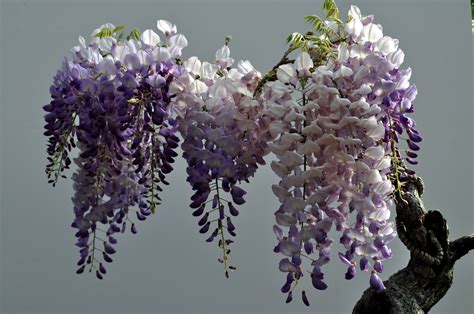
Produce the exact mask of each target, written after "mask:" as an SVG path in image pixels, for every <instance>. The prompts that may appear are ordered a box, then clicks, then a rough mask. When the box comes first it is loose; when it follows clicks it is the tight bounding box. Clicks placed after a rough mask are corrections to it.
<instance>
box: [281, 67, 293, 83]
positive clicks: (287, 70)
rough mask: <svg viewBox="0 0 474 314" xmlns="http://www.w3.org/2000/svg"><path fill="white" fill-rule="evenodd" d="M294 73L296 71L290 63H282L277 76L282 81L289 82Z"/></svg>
mask: <svg viewBox="0 0 474 314" xmlns="http://www.w3.org/2000/svg"><path fill="white" fill-rule="evenodd" d="M294 75H295V71H294V70H293V67H292V66H291V65H290V64H283V65H280V66H279V67H278V69H277V78H278V80H279V81H280V82H282V83H289V82H290V80H291V79H292V78H293V77H294Z"/></svg>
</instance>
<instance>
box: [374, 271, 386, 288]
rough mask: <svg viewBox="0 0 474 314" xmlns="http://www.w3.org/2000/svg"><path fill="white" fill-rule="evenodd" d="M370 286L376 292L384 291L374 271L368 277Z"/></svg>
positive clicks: (380, 280)
mask: <svg viewBox="0 0 474 314" xmlns="http://www.w3.org/2000/svg"><path fill="white" fill-rule="evenodd" d="M370 286H371V287H372V288H374V289H375V290H377V291H380V290H384V289H385V286H384V284H383V281H382V279H380V277H379V276H377V274H376V273H375V272H374V271H373V272H372V274H371V275H370Z"/></svg>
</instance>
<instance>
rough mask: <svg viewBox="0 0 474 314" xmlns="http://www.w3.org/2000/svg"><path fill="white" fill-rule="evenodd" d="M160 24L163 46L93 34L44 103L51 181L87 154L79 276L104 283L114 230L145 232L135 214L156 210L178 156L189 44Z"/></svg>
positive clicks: (82, 165)
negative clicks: (175, 100)
mask: <svg viewBox="0 0 474 314" xmlns="http://www.w3.org/2000/svg"><path fill="white" fill-rule="evenodd" d="M157 25H158V28H159V29H161V30H162V31H163V33H164V35H165V40H164V41H163V42H161V41H160V37H159V35H158V34H157V33H155V32H154V31H153V30H145V31H144V32H143V33H141V34H140V33H138V32H137V31H136V30H134V31H133V32H132V33H131V35H130V36H129V38H128V39H127V40H124V39H121V38H120V37H117V36H116V31H117V30H119V29H120V28H116V27H115V26H114V25H112V24H110V23H109V24H104V25H102V26H101V27H100V28H98V29H96V30H94V31H93V33H92V35H91V41H90V43H89V44H86V41H85V40H84V38H82V37H80V38H79V42H80V45H79V46H77V47H74V48H73V50H72V57H71V58H69V59H66V60H65V61H64V63H63V66H62V68H61V69H60V70H59V71H58V73H57V74H56V76H55V79H54V84H53V86H51V89H50V91H51V96H52V101H51V103H50V104H48V105H46V106H44V109H45V110H46V111H47V112H48V114H47V115H46V116H45V120H46V122H47V124H46V126H45V128H46V132H45V135H46V136H49V144H48V154H49V155H50V157H49V158H48V159H49V161H50V164H49V165H48V166H47V173H48V177H49V178H50V182H52V183H53V184H55V183H56V181H57V179H58V176H60V175H61V172H62V171H63V170H64V169H66V168H68V167H69V165H70V164H71V160H70V157H69V156H68V152H69V151H70V150H71V149H72V147H76V146H77V148H78V149H79V156H78V157H77V158H75V159H74V162H75V163H76V164H77V171H76V172H75V173H74V174H73V176H72V178H73V180H74V190H75V194H74V197H73V199H72V200H73V205H74V213H75V217H76V218H75V220H74V222H73V223H72V227H73V228H75V229H77V233H76V237H77V238H78V241H77V243H76V245H77V246H78V247H79V248H80V260H79V262H78V266H79V269H78V270H77V272H78V273H82V272H83V271H84V270H85V269H86V268H87V270H88V271H95V272H96V275H97V277H98V278H99V279H102V275H103V274H105V272H106V270H105V267H104V265H103V261H105V262H111V261H112V258H111V257H110V255H112V254H113V253H115V248H114V245H115V244H116V243H117V239H116V238H115V236H114V234H116V233H120V232H122V233H123V232H124V231H125V230H126V228H127V227H129V228H130V230H131V231H132V233H136V232H137V229H136V226H135V222H134V221H133V219H132V216H131V215H130V214H133V215H136V219H138V220H145V219H146V216H148V215H149V214H150V213H152V212H154V211H155V209H156V206H157V205H158V204H160V202H161V198H160V196H159V192H160V191H161V189H162V188H161V185H162V184H168V182H167V181H166V179H165V175H166V174H168V173H170V172H171V171H172V170H173V168H172V166H171V164H172V163H173V162H174V158H175V157H176V156H177V153H176V152H175V149H176V148H177V147H178V143H179V138H178V136H177V127H178V126H177V120H176V119H175V118H176V115H175V114H174V109H173V106H172V105H171V98H172V97H173V96H174V95H173V94H172V93H171V91H170V84H171V82H172V81H173V79H174V77H175V76H176V75H177V76H179V75H181V73H182V72H183V71H184V69H183V68H182V67H181V66H179V65H177V64H176V61H175V58H178V57H179V56H180V55H181V50H182V49H183V48H184V47H186V45H187V41H186V38H185V37H184V36H183V35H181V34H176V26H174V25H172V24H171V23H170V22H168V21H158V22H157ZM88 265H89V266H88Z"/></svg>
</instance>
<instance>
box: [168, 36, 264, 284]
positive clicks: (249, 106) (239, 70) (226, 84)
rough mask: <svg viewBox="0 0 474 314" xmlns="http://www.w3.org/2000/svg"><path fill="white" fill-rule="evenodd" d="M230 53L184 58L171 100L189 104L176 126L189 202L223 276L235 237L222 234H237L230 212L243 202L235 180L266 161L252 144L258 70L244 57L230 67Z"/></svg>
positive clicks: (234, 212) (234, 213) (222, 51)
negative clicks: (214, 247)
mask: <svg viewBox="0 0 474 314" xmlns="http://www.w3.org/2000/svg"><path fill="white" fill-rule="evenodd" d="M229 52H230V51H229V47H228V46H227V45H225V46H224V47H222V48H221V49H219V50H218V51H217V52H216V61H215V63H208V62H201V61H200V60H199V59H197V58H196V57H191V58H189V59H188V60H186V61H185V62H184V66H185V67H186V69H187V71H188V75H187V76H186V77H182V80H180V82H181V84H182V92H181V93H180V94H179V95H178V96H177V97H176V99H175V102H176V103H177V106H179V103H184V102H186V104H187V106H186V110H185V111H184V112H183V119H182V120H180V131H181V133H182V135H183V137H184V142H183V144H182V146H181V147H182V149H183V152H184V153H183V157H184V158H185V159H186V161H187V163H188V167H187V173H188V178H187V181H188V182H189V183H190V184H191V186H192V189H193V191H195V192H194V194H193V196H192V197H191V205H190V206H191V208H193V209H195V210H194V212H193V216H196V217H200V220H199V222H198V225H199V227H200V230H199V232H200V233H208V232H209V233H210V235H209V237H208V238H207V240H206V241H207V242H212V241H213V240H214V239H216V238H217V239H218V245H219V247H220V248H221V249H222V252H223V254H222V255H223V256H222V258H221V259H219V261H220V262H222V263H224V267H225V275H226V276H228V268H229V269H231V270H232V269H234V268H235V267H233V266H229V267H228V266H227V261H228V256H227V255H228V253H229V252H230V250H229V248H228V246H229V244H231V243H232V242H233V240H231V239H226V235H227V234H228V235H230V236H232V237H233V236H235V235H236V234H235V226H234V224H233V222H232V216H237V215H238V213H239V212H238V210H237V208H236V205H242V204H244V202H245V200H244V195H245V194H246V192H245V191H244V190H243V189H242V188H241V187H239V183H240V182H242V181H246V182H248V178H249V177H251V176H253V175H254V173H255V171H256V170H257V167H258V164H264V160H263V158H262V154H263V153H262V151H263V150H262V149H259V147H258V146H257V145H255V139H256V137H257V135H258V125H257V123H256V120H257V116H258V114H259V112H260V104H259V103H258V102H257V101H255V100H253V99H252V91H253V89H254V88H255V86H256V81H257V79H258V78H259V73H258V72H257V71H256V70H255V69H254V68H253V67H252V66H251V64H250V63H249V62H248V61H241V62H239V63H238V65H237V67H236V68H231V65H232V63H233V60H232V58H230V56H229ZM226 194H230V198H231V200H230V199H228V197H227V196H226ZM226 197H227V198H226ZM208 199H209V200H208ZM208 203H209V204H208Z"/></svg>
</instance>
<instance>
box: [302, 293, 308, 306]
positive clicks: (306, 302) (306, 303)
mask: <svg viewBox="0 0 474 314" xmlns="http://www.w3.org/2000/svg"><path fill="white" fill-rule="evenodd" d="M301 299H302V300H303V303H304V305H306V306H309V301H308V298H307V297H306V291H304V290H303V291H301Z"/></svg>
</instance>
